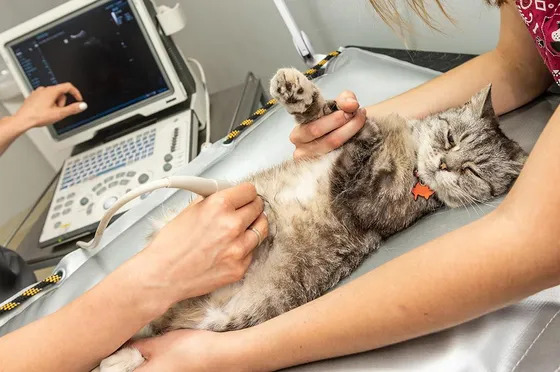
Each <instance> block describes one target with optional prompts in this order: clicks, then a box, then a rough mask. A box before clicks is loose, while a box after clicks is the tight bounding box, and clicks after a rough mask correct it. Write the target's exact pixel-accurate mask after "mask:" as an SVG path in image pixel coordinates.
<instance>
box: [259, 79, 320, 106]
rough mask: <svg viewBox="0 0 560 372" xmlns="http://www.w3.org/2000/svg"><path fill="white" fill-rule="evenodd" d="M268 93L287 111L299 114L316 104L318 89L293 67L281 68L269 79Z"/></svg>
mask: <svg viewBox="0 0 560 372" xmlns="http://www.w3.org/2000/svg"><path fill="white" fill-rule="evenodd" d="M270 95H271V96H272V97H274V98H276V99H277V100H278V102H279V103H281V104H282V105H284V106H285V107H286V109H287V110H288V112H290V113H292V114H301V113H304V112H306V111H307V110H308V109H309V108H310V107H311V106H312V105H313V104H318V97H319V91H318V90H317V88H316V87H315V85H314V84H313V83H312V82H311V81H309V79H307V77H305V75H304V74H302V73H301V72H299V71H298V70H296V69H295V68H282V69H280V70H278V72H277V73H276V75H274V77H273V78H272V80H271V81H270Z"/></svg>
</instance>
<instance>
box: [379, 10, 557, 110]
mask: <svg viewBox="0 0 560 372" xmlns="http://www.w3.org/2000/svg"><path fill="white" fill-rule="evenodd" d="M500 15H501V26H500V40H499V42H498V45H497V46H496V48H495V49H494V50H492V51H490V52H488V53H485V54H482V55H480V56H478V57H476V58H474V59H472V60H470V61H469V62H467V63H465V64H463V65H461V66H459V67H457V68H455V69H453V70H451V71H448V72H446V73H445V74H443V75H441V76H439V77H437V78H436V79H433V80H431V81H429V82H427V83H425V84H423V85H421V86H419V87H417V88H415V89H412V90H410V91H408V92H406V93H403V94H401V95H399V96H397V97H394V98H391V99H389V100H387V101H384V102H381V103H378V104H375V105H373V106H370V107H369V108H368V113H369V114H370V115H372V116H374V117H375V116H385V115H387V114H390V113H393V112H397V113H399V114H401V115H402V116H405V117H413V118H414V117H423V116H426V115H429V114H431V113H436V112H440V111H443V110H446V109H448V108H450V107H456V106H461V105H463V104H464V103H465V102H467V101H468V100H469V99H470V98H471V96H472V95H473V94H474V93H476V92H478V91H479V90H480V89H482V88H483V87H484V86H486V85H488V84H489V83H492V102H493V105H494V108H495V110H496V113H497V114H498V115H501V114H504V113H506V112H509V111H511V110H514V109H516V108H518V107H520V106H522V105H524V104H526V103H527V102H530V101H531V100H533V99H534V98H535V97H537V96H538V95H540V94H541V93H543V92H544V91H545V90H546V89H547V88H548V87H549V86H550V84H551V83H552V77H551V74H550V72H549V71H548V69H547V68H546V66H545V65H544V63H543V61H542V59H541V57H540V55H539V53H538V51H537V48H536V46H535V44H534V42H533V40H532V39H531V36H530V35H529V32H527V28H526V27H525V24H524V23H523V21H522V20H521V17H519V14H518V12H517V9H516V7H515V4H513V3H510V4H507V5H504V6H502V7H501V10H500Z"/></svg>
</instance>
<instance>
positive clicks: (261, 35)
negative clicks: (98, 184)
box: [0, 0, 498, 243]
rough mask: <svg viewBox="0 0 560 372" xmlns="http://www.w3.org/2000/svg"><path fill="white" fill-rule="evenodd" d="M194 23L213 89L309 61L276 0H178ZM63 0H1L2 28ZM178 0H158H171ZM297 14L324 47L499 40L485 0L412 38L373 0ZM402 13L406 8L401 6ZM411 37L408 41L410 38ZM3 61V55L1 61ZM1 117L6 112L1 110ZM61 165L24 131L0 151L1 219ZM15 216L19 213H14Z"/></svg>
mask: <svg viewBox="0 0 560 372" xmlns="http://www.w3.org/2000/svg"><path fill="white" fill-rule="evenodd" d="M178 1H180V2H181V3H182V5H183V8H184V10H185V12H186V14H187V17H188V20H189V23H188V26H187V29H186V30H184V31H183V32H181V33H180V34H179V35H177V36H176V41H177V43H178V44H179V45H180V46H181V48H182V49H183V50H184V52H185V54H186V55H187V56H190V57H195V58H197V59H198V60H199V61H200V62H201V63H202V65H203V66H204V68H205V69H206V74H207V77H208V81H209V87H210V90H211V91H212V92H216V91H219V90H223V89H226V88H229V87H232V86H235V85H237V84H240V83H242V82H243V81H244V79H245V76H246V74H247V72H249V71H252V72H253V73H255V74H256V75H257V76H260V77H261V78H262V79H263V80H264V81H268V79H269V78H270V77H271V76H272V75H273V73H274V72H275V71H276V69H278V68H279V67H283V66H294V67H297V68H300V69H303V68H305V66H304V65H303V63H302V62H301V61H300V59H299V57H298V55H297V53H296V51H295V49H294V47H293V44H292V40H291V37H290V35H289V33H288V32H287V29H286V27H285V25H284V23H283V22H282V19H281V18H280V16H279V14H278V11H277V10H276V8H275V6H274V3H273V1H272V0H178ZM63 2H65V0H0V9H1V11H0V32H2V31H4V30H6V29H9V28H11V27H13V26H15V25H17V24H18V23H20V22H22V21H24V20H27V19H29V18H32V17H34V16H36V15H38V14H41V13H42V12H44V11H46V10H48V9H50V8H52V7H54V6H57V5H60V4H62V3H63ZM175 2H176V0H157V3H159V4H167V5H173V4H174V3H175ZM287 3H288V6H289V7H290V9H291V10H292V12H293V14H294V17H295V18H296V21H297V22H298V23H299V25H300V26H301V27H302V29H304V30H305V31H306V33H307V34H308V35H309V37H310V38H311V40H312V41H313V43H314V45H315V48H316V49H317V51H318V52H328V51H331V50H334V49H336V48H338V47H339V46H345V45H363V46H372V47H386V48H405V47H408V48H410V49H421V50H432V51H446V52H463V53H482V52H484V51H487V50H489V49H491V48H492V47H493V46H494V45H495V43H496V40H497V30H498V11H497V10H496V9H490V8H488V7H486V6H485V5H483V1H482V0H473V1H462V0H448V1H446V4H448V9H449V13H450V14H451V15H452V16H454V17H455V18H456V19H457V23H456V25H455V26H453V25H452V24H450V23H449V22H448V21H447V20H445V19H444V17H443V16H441V15H440V14H439V13H438V12H437V11H434V13H433V14H435V19H436V21H438V22H439V24H440V27H441V30H442V31H443V32H442V33H437V32H433V31H430V30H429V29H428V28H427V27H426V26H424V25H423V24H422V23H421V22H419V21H418V20H417V19H415V18H414V17H411V18H409V19H410V21H411V24H412V32H411V33H410V36H409V37H408V38H407V39H406V40H401V39H399V38H398V37H396V36H395V35H394V34H393V33H392V32H391V30H390V29H389V28H388V27H387V26H385V25H384V24H383V23H382V22H381V21H380V20H379V18H378V17H377V16H376V15H375V14H374V12H373V10H372V7H371V5H370V4H369V3H368V1H367V0H288V1H287ZM403 14H405V15H406V14H407V11H406V9H404V8H403ZM405 42H406V44H405ZM1 64H2V62H1V61H0V68H1ZM0 116H2V112H0ZM54 174H55V171H54V170H53V169H52V168H50V167H49V166H48V164H47V163H46V161H45V160H44V159H43V158H42V157H41V155H40V154H39V152H38V151H37V149H36V148H35V147H34V145H33V144H32V143H31V141H29V139H28V138H26V137H22V138H21V139H19V140H18V141H17V142H16V143H15V144H14V146H12V148H10V150H9V151H8V153H7V154H5V156H4V157H2V158H0V243H1V242H2V240H1V226H2V225H5V223H6V222H7V221H8V220H10V219H12V222H13V217H14V216H18V215H21V213H22V212H23V211H25V210H26V209H27V208H28V207H29V206H30V205H31V204H32V203H33V201H34V200H35V199H36V198H37V197H38V196H39V195H40V193H41V191H42V190H43V189H44V188H45V187H46V185H47V184H48V182H49V181H50V179H51V178H52V177H53V176H54ZM16 220H17V218H16Z"/></svg>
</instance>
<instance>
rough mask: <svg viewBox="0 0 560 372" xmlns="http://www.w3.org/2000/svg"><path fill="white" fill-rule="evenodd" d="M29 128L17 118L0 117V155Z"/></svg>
mask: <svg viewBox="0 0 560 372" xmlns="http://www.w3.org/2000/svg"><path fill="white" fill-rule="evenodd" d="M27 129H29V128H28V126H26V125H25V124H24V123H20V122H19V121H18V119H17V118H15V117H13V116H8V117H5V118H2V119H0V155H2V154H3V153H4V152H6V150H7V149H8V147H10V145H11V144H12V143H13V142H14V141H15V140H16V139H17V138H18V137H19V136H21V135H22V134H23V133H25V131H26V130H27Z"/></svg>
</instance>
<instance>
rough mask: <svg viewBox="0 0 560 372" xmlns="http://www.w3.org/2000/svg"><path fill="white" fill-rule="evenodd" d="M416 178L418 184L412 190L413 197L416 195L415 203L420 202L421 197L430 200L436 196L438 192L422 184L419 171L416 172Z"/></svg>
mask: <svg viewBox="0 0 560 372" xmlns="http://www.w3.org/2000/svg"><path fill="white" fill-rule="evenodd" d="M414 177H415V178H416V183H415V184H414V187H413V188H412V190H411V192H412V195H414V201H416V200H418V197H419V196H421V197H423V198H424V199H426V200H429V199H430V198H431V197H432V196H434V194H435V193H436V192H435V191H434V190H432V189H430V186H428V185H426V184H425V183H424V182H422V180H421V179H420V176H419V175H418V170H417V169H415V170H414Z"/></svg>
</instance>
